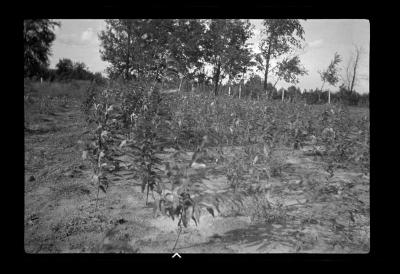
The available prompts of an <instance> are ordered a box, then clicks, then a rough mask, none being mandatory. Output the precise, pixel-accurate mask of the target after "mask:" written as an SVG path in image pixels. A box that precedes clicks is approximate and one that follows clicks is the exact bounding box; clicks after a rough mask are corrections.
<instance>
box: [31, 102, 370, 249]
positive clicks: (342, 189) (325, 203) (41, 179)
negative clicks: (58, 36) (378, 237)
mask: <svg viewBox="0 0 400 274" xmlns="http://www.w3.org/2000/svg"><path fill="white" fill-rule="evenodd" d="M83 125H85V123H84V121H83V120H82V116H81V114H80V111H79V105H78V103H72V104H70V105H69V106H67V108H65V109H63V110H62V111H60V112H57V113H55V114H54V115H52V116H43V117H41V118H40V119H39V120H38V122H37V124H33V125H31V128H30V131H29V132H26V133H25V173H26V182H25V250H26V252H29V253H37V252H40V253H53V252H140V253H171V252H172V247H173V246H174V243H175V240H176V237H177V230H178V228H177V222H178V221H177V220H175V221H173V220H172V219H170V218H167V217H165V216H159V217H157V218H154V217H153V209H152V206H151V205H149V206H145V196H144V194H142V193H141V192H140V186H139V184H138V182H136V181H135V180H133V179H128V178H125V179H124V180H119V181H113V182H112V183H111V184H110V188H109V191H108V193H107V194H106V195H104V194H101V195H100V200H99V202H98V210H97V211H96V210H95V203H96V199H95V198H96V186H95V185H93V184H92V183H91V179H90V178H91V172H90V168H89V167H88V165H87V164H86V163H84V162H83V161H82V160H81V150H80V148H79V144H78V141H79V140H80V139H81V138H82V136H84V134H85V131H86V129H85V127H84V126H83ZM227 153H229V150H228V151H227ZM188 157H189V156H188ZM217 170H218V167H216V166H207V168H206V170H205V172H206V174H207V176H208V179H207V180H205V181H204V182H205V184H206V185H207V186H208V188H209V189H210V191H211V192H217V191H221V190H223V189H226V188H227V187H228V185H227V181H226V177H225V176H222V175H220V174H219V173H218V172H216V171H217ZM310 172H314V175H313V180H314V181H313V180H307V181H306V180H303V179H302V178H305V177H307V174H309V173H310ZM325 177H326V172H324V171H323V169H322V168H321V164H320V163H319V162H318V159H313V157H307V156H304V152H303V151H295V152H293V153H292V154H291V155H290V157H288V158H286V164H285V168H284V170H283V173H282V176H281V177H280V178H279V179H273V180H272V181H271V185H272V191H271V193H270V199H271V201H272V202H273V203H274V204H281V205H282V206H281V208H282V210H284V211H282V212H284V216H283V218H282V220H280V219H279V218H278V219H276V220H271V221H269V222H265V221H264V222H256V221H254V220H252V218H251V217H249V216H246V214H243V212H239V211H238V210H235V209H234V208H229V207H227V208H226V209H225V210H223V211H222V212H221V213H220V214H217V216H215V217H212V216H211V215H206V214H203V215H202V217H201V218H200V223H199V225H198V226H197V227H196V226H195V225H194V223H190V226H189V227H188V228H185V229H183V231H182V233H181V236H180V240H179V242H178V245H177V249H176V251H178V252H181V253H204V252H206V253H260V252H262V253H271V252H272V253H285V252H304V253H307V252H318V253H321V252H323V253H326V252H327V253H329V252H334V253H346V252H356V253H359V252H362V253H363V252H368V250H369V178H368V177H365V176H364V177H363V176H362V174H361V173H357V172H349V171H344V170H342V171H341V170H339V171H337V172H336V173H335V176H334V177H333V178H330V179H329V180H328V181H327V180H326V179H324V178H325ZM313 182H314V183H313ZM315 182H319V184H318V186H315V185H317V184H316V183H315ZM321 182H322V183H321ZM354 182H356V183H354ZM309 189H313V191H311V192H310V191H307V190H309ZM324 191H325V192H326V193H325V192H324ZM316 193H319V199H315V197H314V198H313V197H312V196H313V195H316ZM347 194H348V195H347ZM350 194H351V195H354V196H355V198H351V197H352V196H351V195H350ZM349 197H350V198H349ZM346 199H347V200H346ZM357 203H361V204H360V205H357ZM353 208H355V209H354V210H353ZM360 208H362V209H364V210H362V211H360V210H359V209H360ZM350 212H352V213H350ZM346 214H348V215H346ZM349 214H350V215H352V216H351V218H350V219H352V221H351V223H350V222H349ZM275 215H279V214H278V213H276V214H275Z"/></svg>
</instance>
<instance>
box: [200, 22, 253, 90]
mask: <svg viewBox="0 0 400 274" xmlns="http://www.w3.org/2000/svg"><path fill="white" fill-rule="evenodd" d="M251 36H252V30H251V24H250V22H249V21H248V20H245V21H244V20H238V19H232V20H231V19H213V20H211V21H210V24H209V26H208V29H207V30H206V33H205V39H204V50H205V60H206V61H207V62H208V63H209V64H211V65H212V66H213V80H214V94H215V95H216V96H217V95H218V86H219V83H220V81H221V78H222V77H223V75H224V74H227V75H230V77H231V78H232V77H234V76H236V75H238V74H239V73H240V72H241V70H243V67H245V66H246V65H247V64H248V60H249V56H250V54H251V51H250V48H249V46H248V44H247V43H246V42H247V40H248V39H249V38H250V37H251ZM234 59H236V60H237V61H235V60H234Z"/></svg>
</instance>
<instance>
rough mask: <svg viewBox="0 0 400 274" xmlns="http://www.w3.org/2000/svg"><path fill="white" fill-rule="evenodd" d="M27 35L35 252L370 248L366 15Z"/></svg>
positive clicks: (28, 245)
mask: <svg viewBox="0 0 400 274" xmlns="http://www.w3.org/2000/svg"><path fill="white" fill-rule="evenodd" d="M205 18H206V17H205ZM288 18H289V17H288ZM21 27H22V22H21ZM23 31H24V36H23V43H24V155H25V167H24V172H25V182H24V251H25V253H27V254H36V253H40V254H49V253H50V254H60V253H79V254H82V253H95V254H104V253H127V254H137V253H139V254H141V253H145V254H169V256H173V257H175V259H177V260H178V259H179V258H183V259H184V257H185V254H216V253H218V254H237V253H239V254H266V253H268V254H303V253H307V254H349V253H350V254H368V253H369V252H370V108H369V92H370V80H369V74H370V21H369V20H368V19H299V18H289V19H285V18H274V19H264V18H259V19H246V18H244V19H217V18H215V19H199V18H196V19H148V18H147V19H24V20H23ZM21 73H22V72H21ZM21 97H22V96H21ZM21 185H22V182H21ZM183 259H182V260H183Z"/></svg>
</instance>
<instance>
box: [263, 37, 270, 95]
mask: <svg viewBox="0 0 400 274" xmlns="http://www.w3.org/2000/svg"><path fill="white" fill-rule="evenodd" d="M270 59H271V44H269V45H268V53H267V58H266V64H265V74H264V92H265V95H266V97H267V98H268V90H267V88H268V70H269V60H270Z"/></svg>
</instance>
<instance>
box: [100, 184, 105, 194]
mask: <svg viewBox="0 0 400 274" xmlns="http://www.w3.org/2000/svg"><path fill="white" fill-rule="evenodd" d="M99 188H100V189H101V191H103V192H104V193H107V192H106V189H105V187H104V186H103V185H99Z"/></svg>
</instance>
